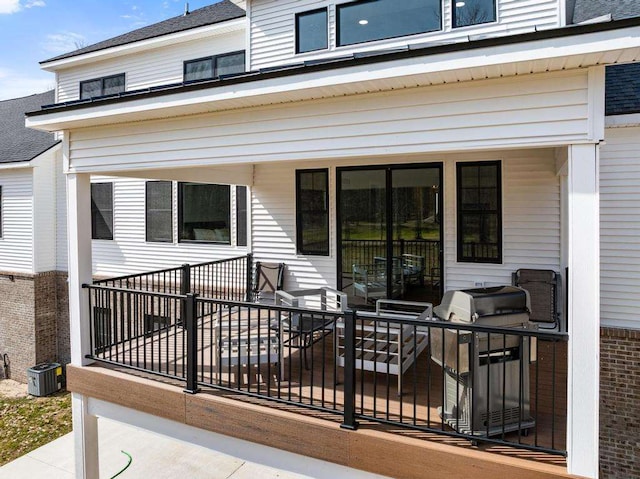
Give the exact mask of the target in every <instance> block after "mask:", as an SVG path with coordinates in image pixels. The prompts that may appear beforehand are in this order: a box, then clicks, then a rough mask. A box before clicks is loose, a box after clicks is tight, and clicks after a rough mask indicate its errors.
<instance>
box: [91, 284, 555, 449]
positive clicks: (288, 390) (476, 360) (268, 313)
mask: <svg viewBox="0 0 640 479" xmlns="http://www.w3.org/2000/svg"><path fill="white" fill-rule="evenodd" d="M85 287H86V288H88V289H89V296H90V312H89V313H90V321H91V323H90V324H91V354H90V355H89V356H90V357H91V358H93V359H95V360H97V361H103V362H107V363H111V364H118V365H120V366H124V367H129V368H134V369H137V370H143V371H147V372H149V373H153V374H159V375H162V376H167V377H171V378H174V379H177V380H180V381H184V382H185V384H186V388H185V390H186V391H188V392H192V393H195V392H197V391H198V388H200V387H211V388H216V389H220V390H224V391H232V392H233V393H234V394H241V395H246V396H251V397H254V398H261V399H266V400H270V401H276V402H281V403H285V404H288V405H293V406H299V407H304V408H311V409H315V410H319V411H323V412H327V413H331V414H333V415H335V417H336V418H338V419H339V420H340V421H341V422H342V425H343V427H346V428H356V427H357V425H358V421H360V420H362V421H367V422H369V423H371V422H377V423H383V424H391V425H393V426H395V427H398V428H401V429H414V430H419V431H425V432H430V433H437V434H442V435H446V436H453V437H458V438H465V439H468V440H471V441H477V442H486V443H489V444H500V445H511V446H516V447H519V448H523V449H530V450H534V451H541V452H546V453H552V454H565V450H566V445H565V430H566V383H567V379H566V344H567V335H566V334H558V333H551V332H542V331H538V330H535V329H524V328H497V327H486V326H480V325H476V324H461V323H452V322H448V321H447V322H445V321H426V320H417V319H414V318H412V317H407V316H399V315H393V314H391V315H388V314H387V315H375V314H373V313H367V312H354V311H346V312H342V313H340V312H331V311H319V310H315V309H308V308H294V307H283V306H275V305H264V304H257V303H251V302H246V301H232V300H228V299H219V298H204V297H200V296H199V295H198V294H195V293H192V292H189V293H187V294H172V293H158V292H148V291H138V290H133V289H127V288H121V287H114V286H105V285H102V284H93V285H86V286H85ZM217 291H218V290H216V292H217ZM222 294H226V293H225V292H224V291H223V292H222Z"/></svg>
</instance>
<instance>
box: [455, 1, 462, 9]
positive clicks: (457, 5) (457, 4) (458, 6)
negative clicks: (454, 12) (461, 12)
mask: <svg viewBox="0 0 640 479" xmlns="http://www.w3.org/2000/svg"><path fill="white" fill-rule="evenodd" d="M462 7H464V2H456V8H462Z"/></svg>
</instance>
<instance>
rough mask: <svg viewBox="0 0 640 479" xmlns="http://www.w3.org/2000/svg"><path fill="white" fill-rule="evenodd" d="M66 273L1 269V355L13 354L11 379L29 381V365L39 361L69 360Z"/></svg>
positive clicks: (11, 357) (11, 355)
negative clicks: (22, 271)
mask: <svg viewBox="0 0 640 479" xmlns="http://www.w3.org/2000/svg"><path fill="white" fill-rule="evenodd" d="M66 277H67V275H66V273H59V272H47V273H40V274H36V275H28V274H19V273H11V272H0V355H3V354H7V355H8V357H9V361H10V370H9V377H10V378H11V379H15V380H16V381H20V382H26V381H27V374H26V370H27V368H28V367H30V366H33V365H35V364H38V363H42V362H49V361H57V362H61V363H63V364H66V363H68V362H69V308H68V302H67V300H66V292H67V289H66ZM0 366H1V364H0ZM0 377H4V371H2V373H0Z"/></svg>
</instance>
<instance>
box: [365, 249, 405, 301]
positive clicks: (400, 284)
mask: <svg viewBox="0 0 640 479" xmlns="http://www.w3.org/2000/svg"><path fill="white" fill-rule="evenodd" d="M391 274H392V276H391V278H392V280H391V296H392V297H394V298H397V297H399V296H402V294H403V293H404V271H403V268H402V265H401V264H400V260H399V259H398V258H394V261H393V266H392V270H391ZM353 295H354V296H356V297H358V296H361V297H363V298H364V300H365V301H374V300H376V299H380V298H385V297H386V296H387V259H386V258H382V257H375V258H374V262H373V264H354V265H353Z"/></svg>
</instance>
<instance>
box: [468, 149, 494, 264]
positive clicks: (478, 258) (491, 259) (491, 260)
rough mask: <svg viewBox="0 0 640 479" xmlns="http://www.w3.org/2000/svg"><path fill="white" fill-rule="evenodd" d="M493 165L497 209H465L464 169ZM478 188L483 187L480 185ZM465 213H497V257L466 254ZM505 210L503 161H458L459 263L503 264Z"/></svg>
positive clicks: (476, 214) (477, 214)
mask: <svg viewBox="0 0 640 479" xmlns="http://www.w3.org/2000/svg"><path fill="white" fill-rule="evenodd" d="M482 166H491V167H495V169H496V179H495V180H496V186H495V190H496V209H495V210H493V209H491V210H484V211H480V210H478V209H470V210H466V209H463V199H462V190H463V188H462V175H463V173H462V170H463V169H464V168H469V167H474V168H475V167H482ZM478 188H481V187H480V186H478ZM465 215H475V216H481V215H487V216H489V215H496V220H497V221H496V229H497V231H496V238H497V257H483V256H475V255H469V256H465V255H464V248H463V241H462V238H463V236H464V231H463V224H464V217H465ZM502 216H503V211H502V162H501V161H500V160H496V161H465V162H458V163H456V224H457V231H456V244H457V261H458V263H488V264H502V262H503V257H502V256H503V251H504V248H503V247H504V245H503V234H502V225H503V218H502Z"/></svg>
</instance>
